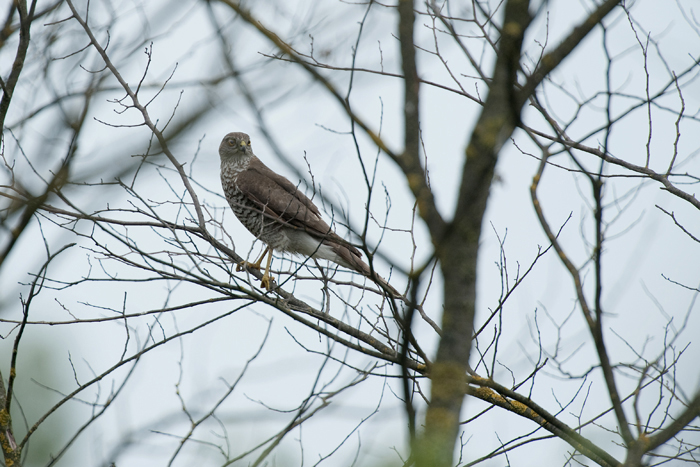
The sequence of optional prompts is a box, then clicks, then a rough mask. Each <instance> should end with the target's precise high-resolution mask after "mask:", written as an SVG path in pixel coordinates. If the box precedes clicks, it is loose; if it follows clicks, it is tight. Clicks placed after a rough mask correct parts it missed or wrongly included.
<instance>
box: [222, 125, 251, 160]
mask: <svg viewBox="0 0 700 467" xmlns="http://www.w3.org/2000/svg"><path fill="white" fill-rule="evenodd" d="M219 156H221V160H222V161H225V160H230V161H237V160H241V159H245V158H249V157H251V156H253V148H252V147H251V146H250V136H248V135H246V134H245V133H240V132H235V133H229V134H227V135H226V136H224V139H223V140H222V141H221V144H220V145H219Z"/></svg>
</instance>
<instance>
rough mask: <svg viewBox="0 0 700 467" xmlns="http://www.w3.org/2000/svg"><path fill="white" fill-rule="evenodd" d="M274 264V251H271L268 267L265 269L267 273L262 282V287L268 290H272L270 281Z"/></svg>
mask: <svg viewBox="0 0 700 467" xmlns="http://www.w3.org/2000/svg"><path fill="white" fill-rule="evenodd" d="M260 259H261V260H262V258H260ZM271 264H272V250H271V249H270V254H269V255H268V256H267V266H266V267H265V273H264V274H263V276H262V279H261V280H260V287H263V288H265V289H267V290H272V281H271V280H270V265H271Z"/></svg>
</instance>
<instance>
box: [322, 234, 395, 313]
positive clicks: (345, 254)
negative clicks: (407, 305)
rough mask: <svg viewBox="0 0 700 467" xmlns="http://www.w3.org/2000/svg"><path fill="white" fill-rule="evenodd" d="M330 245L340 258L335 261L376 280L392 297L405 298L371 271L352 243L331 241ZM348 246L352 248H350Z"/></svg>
mask: <svg viewBox="0 0 700 467" xmlns="http://www.w3.org/2000/svg"><path fill="white" fill-rule="evenodd" d="M331 247H332V248H333V251H334V252H335V253H336V254H337V255H338V257H339V258H338V259H339V260H340V261H336V263H338V264H340V265H341V266H344V267H346V268H349V269H354V270H355V271H357V272H359V273H360V274H362V275H363V276H365V277H367V278H369V279H370V280H372V281H374V282H376V283H377V284H379V285H380V286H381V287H382V288H383V289H384V290H387V291H388V292H389V293H390V294H391V295H393V296H394V298H398V299H401V300H405V297H404V296H403V295H402V294H401V293H399V291H398V290H396V289H395V288H394V287H392V286H391V284H389V283H388V282H387V281H386V280H385V279H384V278H383V277H381V276H380V275H379V274H377V273H376V272H375V273H374V274H372V271H371V270H370V267H369V266H368V265H367V263H365V262H364V261H362V254H361V253H360V251H359V250H358V249H357V248H355V247H353V246H352V245H348V246H346V245H343V244H340V243H332V244H331ZM350 248H352V250H351V249H350Z"/></svg>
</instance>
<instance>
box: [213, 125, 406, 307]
mask: <svg viewBox="0 0 700 467" xmlns="http://www.w3.org/2000/svg"><path fill="white" fill-rule="evenodd" d="M219 155H220V156H221V186H222V187H223V189H224V194H225V195H226V200H227V201H228V204H229V205H230V206H231V209H232V210H233V212H234V214H236V217H237V218H238V220H239V221H241V224H243V225H244V226H245V228H246V229H248V230H249V231H250V233H252V234H253V235H255V237H256V238H259V239H260V240H262V241H263V242H264V243H265V244H266V246H267V247H266V248H265V251H263V254H262V255H261V256H260V258H259V259H258V260H257V261H256V262H255V263H248V262H246V261H244V262H242V263H240V264H239V267H238V268H237V270H241V267H243V266H247V267H253V268H256V269H258V270H259V269H260V265H261V264H262V260H263V258H264V257H265V255H268V258H267V265H266V266H265V272H264V274H263V277H262V283H261V285H262V287H264V288H266V289H267V290H270V288H271V281H270V263H271V262H272V252H273V251H274V250H277V251H282V252H290V253H295V254H298V255H301V256H305V257H307V258H320V259H327V260H330V261H333V262H334V263H336V264H339V265H340V266H342V267H345V268H348V269H352V270H354V271H357V272H359V273H360V274H362V275H364V276H367V277H370V278H372V275H371V273H370V268H369V266H368V265H367V264H366V263H365V262H364V261H362V255H361V254H360V252H359V250H358V249H357V248H355V247H354V246H352V245H350V244H349V243H348V242H346V241H345V240H343V239H342V238H341V237H339V236H338V235H337V234H336V233H335V232H333V230H332V229H331V228H330V226H329V225H328V224H326V222H325V221H324V220H323V218H322V217H321V214H320V213H319V210H318V208H317V207H316V206H315V205H314V203H313V202H312V201H311V200H310V199H309V198H307V197H306V196H305V195H304V193H302V192H301V191H299V189H298V187H297V186H295V185H294V184H293V183H292V182H290V181H289V180H287V179H286V178H285V177H283V176H281V175H279V174H277V173H275V172H273V171H272V170H270V169H269V168H268V167H267V166H266V165H265V164H263V163H262V162H261V161H260V159H258V158H257V157H255V154H253V148H252V147H251V145H250V137H249V136H248V135H247V134H245V133H240V132H235V133H229V134H227V135H226V136H224V139H223V140H222V141H221V144H220V145H219ZM375 280H379V281H380V283H382V285H384V286H385V287H389V290H392V293H394V292H395V289H393V288H391V286H389V285H388V284H387V283H386V281H384V280H383V279H381V278H378V276H375ZM396 294H398V293H396Z"/></svg>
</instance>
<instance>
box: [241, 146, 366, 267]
mask: <svg viewBox="0 0 700 467" xmlns="http://www.w3.org/2000/svg"><path fill="white" fill-rule="evenodd" d="M236 184H237V185H238V189H239V190H241V191H242V192H243V193H245V194H246V196H247V197H248V198H249V199H250V200H251V201H253V202H254V203H255V204H257V205H258V207H259V208H260V210H261V211H262V212H263V213H264V214H265V215H266V216H269V217H270V218H272V219H275V220H277V221H279V222H283V223H285V224H286V225H288V226H290V227H294V228H298V229H302V230H304V231H306V232H308V233H309V234H311V235H313V236H316V237H319V238H323V239H325V240H326V241H330V242H335V243H338V244H339V245H338V246H339V247H341V248H345V249H347V250H348V251H349V253H351V254H347V253H346V254H345V255H347V256H348V258H347V260H348V261H349V263H350V264H354V263H355V262H357V260H356V259H354V258H353V255H354V256H355V257H357V258H361V257H362V254H361V253H360V252H359V251H358V250H357V249H356V248H355V247H353V246H352V245H350V244H348V243H347V242H346V241H344V240H343V239H342V238H341V237H339V236H338V235H336V234H335V232H333V231H331V228H330V226H329V225H328V224H326V222H325V221H324V220H323V218H322V217H321V214H320V212H319V210H318V208H317V207H316V205H315V204H314V203H313V201H311V200H310V199H309V198H308V197H307V196H306V195H304V193H302V192H301V191H300V190H299V189H298V188H297V187H296V186H295V185H294V184H293V183H292V182H290V181H289V180H287V179H286V178H284V177H283V176H281V175H279V174H277V173H275V172H273V171H272V170H270V169H269V168H268V167H267V166H266V165H265V164H263V163H262V162H261V161H260V159H258V158H257V157H253V158H252V159H251V161H250V164H249V166H248V169H247V170H245V171H243V172H241V173H240V174H239V175H238V178H237V180H236ZM345 255H341V256H345ZM360 263H362V261H361V260H360ZM363 264H364V263H363ZM358 270H362V268H360V269H358Z"/></svg>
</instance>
